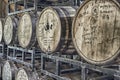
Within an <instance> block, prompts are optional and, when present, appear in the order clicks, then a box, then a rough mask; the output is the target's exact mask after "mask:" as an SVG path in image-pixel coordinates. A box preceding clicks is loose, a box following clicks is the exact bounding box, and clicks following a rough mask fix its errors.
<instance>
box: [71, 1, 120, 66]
mask: <svg viewBox="0 0 120 80" xmlns="http://www.w3.org/2000/svg"><path fill="white" fill-rule="evenodd" d="M90 1H91V0H86V1H84V2H83V3H82V4H81V6H80V7H79V8H78V10H77V12H76V15H75V17H74V19H73V22H72V41H73V45H74V47H75V49H76V51H77V52H78V54H79V55H80V56H81V57H82V58H83V59H84V60H85V61H87V62H88V63H91V64H95V65H107V64H109V63H110V62H111V61H113V60H115V59H116V58H117V56H118V55H119V54H120V47H119V49H118V50H117V51H116V53H115V54H114V55H113V56H112V57H110V58H107V59H105V60H101V61H95V60H91V59H88V58H87V57H86V56H84V54H83V53H82V52H81V50H80V49H79V48H78V47H77V44H76V42H75V39H74V36H73V35H74V33H73V32H74V26H75V22H76V18H77V16H78V14H79V12H80V11H81V9H82V8H83V7H84V6H85V5H86V4H87V3H88V2H90ZM106 1H112V2H113V3H114V4H115V5H116V6H117V7H118V8H119V9H120V5H119V2H118V1H117V0H106Z"/></svg>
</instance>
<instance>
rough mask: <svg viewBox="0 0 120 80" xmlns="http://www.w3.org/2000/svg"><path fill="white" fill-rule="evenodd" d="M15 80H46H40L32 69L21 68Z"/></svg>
mask: <svg viewBox="0 0 120 80" xmlns="http://www.w3.org/2000/svg"><path fill="white" fill-rule="evenodd" d="M15 80H44V79H40V78H39V76H38V74H37V72H36V71H35V72H33V71H32V70H31V69H30V68H20V69H19V70H18V73H17V75H16V79H15Z"/></svg>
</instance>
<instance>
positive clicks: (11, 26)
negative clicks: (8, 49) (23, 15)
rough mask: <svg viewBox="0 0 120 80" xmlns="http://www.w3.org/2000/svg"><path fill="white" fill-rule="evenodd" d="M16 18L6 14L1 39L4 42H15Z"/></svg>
mask: <svg viewBox="0 0 120 80" xmlns="http://www.w3.org/2000/svg"><path fill="white" fill-rule="evenodd" d="M17 21H18V19H17V18H15V17H13V16H7V17H6V18H5V23H4V30H3V34H4V35H3V39H4V42H5V44H7V45H9V44H13V43H15V42H16V40H15V39H16V28H17Z"/></svg>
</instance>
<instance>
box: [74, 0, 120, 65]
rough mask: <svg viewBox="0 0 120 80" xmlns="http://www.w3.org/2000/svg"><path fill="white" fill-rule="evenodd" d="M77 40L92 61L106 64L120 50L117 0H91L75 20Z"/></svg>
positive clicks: (88, 0)
mask: <svg viewBox="0 0 120 80" xmlns="http://www.w3.org/2000/svg"><path fill="white" fill-rule="evenodd" d="M72 34H73V41H74V44H75V47H76V49H77V51H78V53H79V54H80V55H81V56H82V57H83V58H84V59H85V60H86V61H88V62H91V63H94V64H104V63H107V62H110V61H111V60H113V58H115V57H116V56H117V55H118V54H119V52H120V5H119V4H118V3H117V2H116V1H115V0H87V1H85V2H84V4H83V5H82V6H81V7H80V8H79V10H78V12H77V14H76V17H75V19H74V22H73V31H72Z"/></svg>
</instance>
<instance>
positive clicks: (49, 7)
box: [36, 6, 62, 53]
mask: <svg viewBox="0 0 120 80" xmlns="http://www.w3.org/2000/svg"><path fill="white" fill-rule="evenodd" d="M48 9H51V10H52V11H53V12H55V14H56V16H57V17H58V19H59V23H60V36H59V40H58V43H57V45H56V48H54V50H53V51H51V52H50V53H53V52H56V51H57V50H58V48H59V45H60V42H61V39H60V38H61V36H62V35H61V30H62V29H61V26H62V25H61V20H60V17H59V14H58V12H57V11H56V10H55V9H54V7H52V6H48V7H46V8H44V9H43V10H42V12H41V14H40V16H39V18H38V20H37V22H36V38H37V42H38V45H39V48H40V50H41V51H42V52H45V53H47V52H46V51H44V50H42V48H41V43H40V42H39V40H38V34H37V32H38V31H37V26H38V25H39V21H40V18H41V16H42V14H43V13H44V12H45V11H46V10H48Z"/></svg>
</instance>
